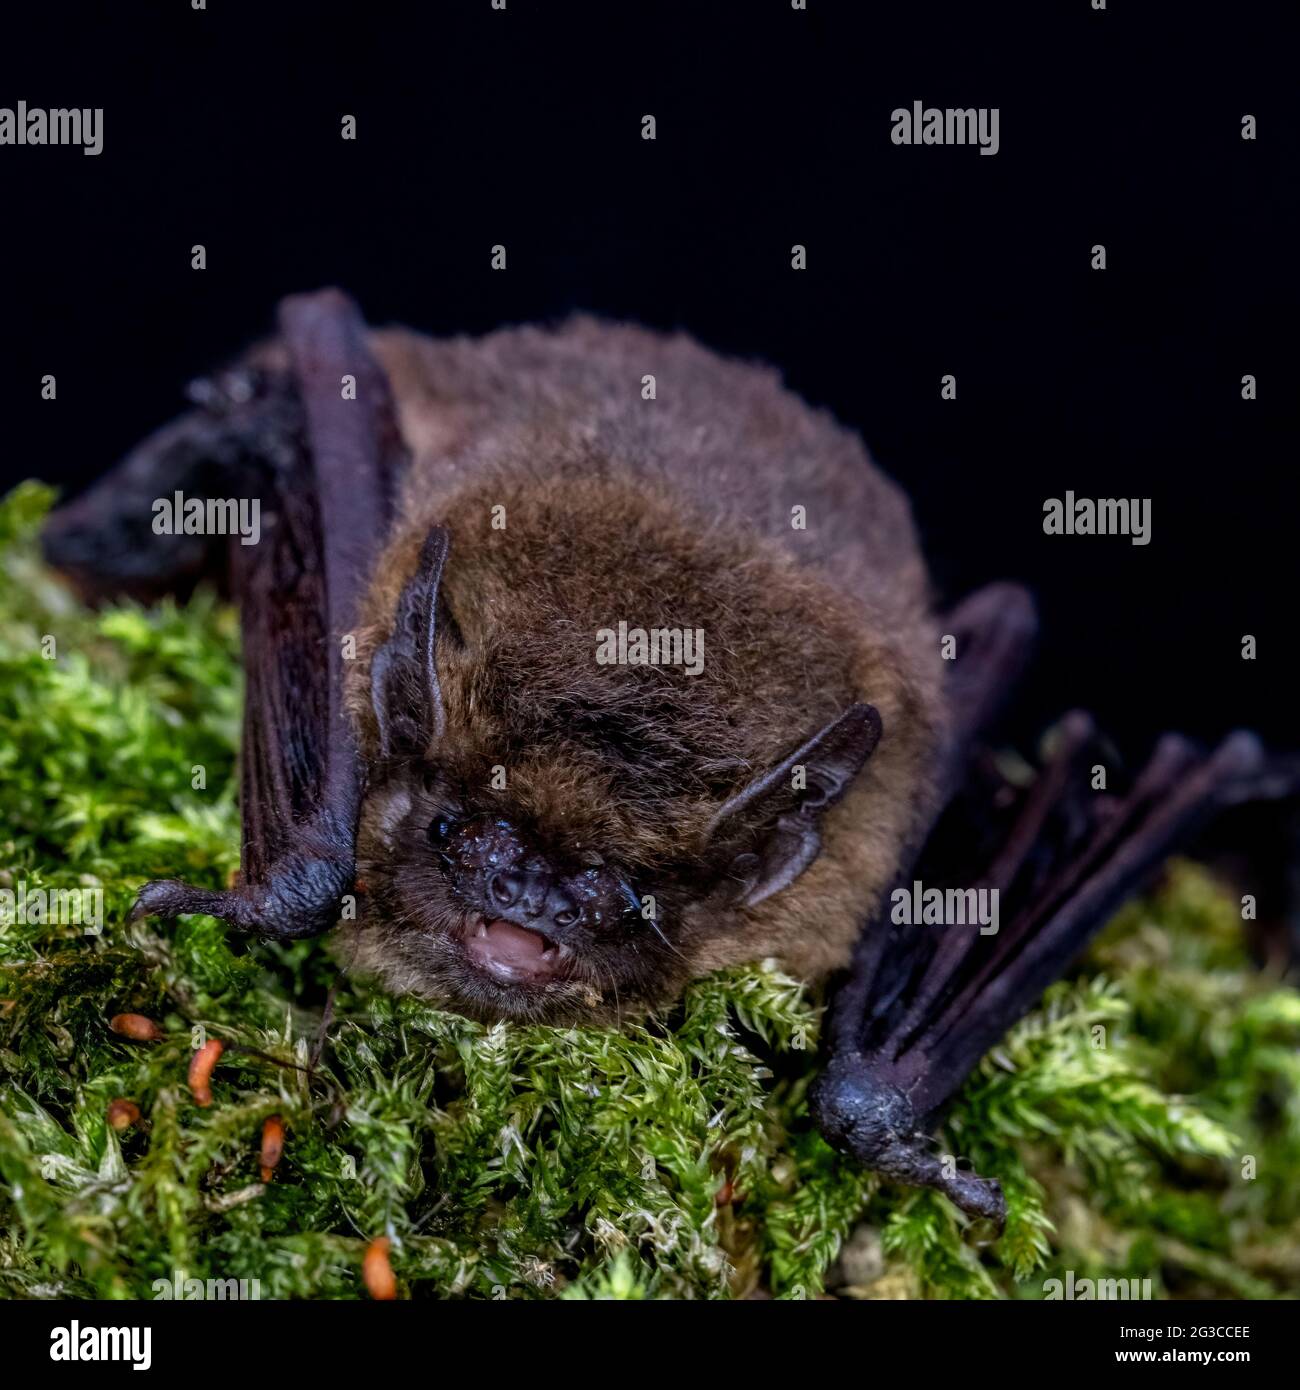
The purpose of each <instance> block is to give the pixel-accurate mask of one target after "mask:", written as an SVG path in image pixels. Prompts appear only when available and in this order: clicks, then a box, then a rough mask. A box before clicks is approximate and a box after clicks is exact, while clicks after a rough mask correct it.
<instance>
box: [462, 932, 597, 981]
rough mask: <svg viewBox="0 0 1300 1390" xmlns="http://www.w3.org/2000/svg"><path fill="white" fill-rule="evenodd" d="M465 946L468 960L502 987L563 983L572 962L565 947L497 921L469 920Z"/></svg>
mask: <svg viewBox="0 0 1300 1390" xmlns="http://www.w3.org/2000/svg"><path fill="white" fill-rule="evenodd" d="M464 944H465V953H466V955H468V956H469V958H470V960H471V961H472V962H473V963H474V964H475V965H476V966H477V967H478V968H479V969H480V970H482V971H483V972H484V973H485V974H487V975H489V976H491V978H492V979H494V980H495V981H497V983H498V984H503V985H544V984H548V983H549V982H550V981H552V980H559V979H563V978H564V977H565V975H567V973H568V969H569V962H570V961H571V960H572V959H573V952H572V951H571V950H570V949H569V948H568V947H567V946H565V945H562V944H561V943H559V942H553V941H548V940H547V939H546V938H545V937H544V936H543V935H542V934H541V932H535V931H529V930H528V928H527V927H520V926H516V924H515V923H514V922H507V921H504V920H503V919H500V918H498V919H497V920H496V921H491V922H489V921H487V920H486V919H485V918H483V917H475V918H473V919H471V921H470V923H469V927H468V929H467V931H466V933H465V937H464Z"/></svg>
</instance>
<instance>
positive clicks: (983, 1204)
mask: <svg viewBox="0 0 1300 1390" xmlns="http://www.w3.org/2000/svg"><path fill="white" fill-rule="evenodd" d="M934 1185H935V1187H937V1188H938V1189H939V1191H940V1192H942V1193H943V1195H944V1196H945V1197H947V1198H948V1200H949V1201H950V1202H952V1203H953V1205H954V1206H957V1207H960V1208H961V1210H962V1211H964V1212H965V1213H966V1215H967V1216H969V1217H970V1218H971V1219H972V1220H975V1221H980V1220H983V1221H991V1222H992V1223H993V1224H994V1225H995V1226H996V1227H997V1233H998V1235H1001V1234H1002V1231H1003V1229H1004V1228H1005V1226H1006V1224H1007V1199H1006V1198H1005V1197H1004V1196H1003V1195H1002V1185H1001V1184H1000V1183H998V1182H997V1181H996V1180H995V1179H993V1178H981V1177H979V1176H978V1175H977V1174H975V1173H961V1172H958V1173H954V1174H953V1175H952V1176H951V1177H947V1178H943V1179H941V1180H939V1181H938V1182H936V1183H935V1184H934Z"/></svg>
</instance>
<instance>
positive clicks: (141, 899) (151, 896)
mask: <svg viewBox="0 0 1300 1390" xmlns="http://www.w3.org/2000/svg"><path fill="white" fill-rule="evenodd" d="M194 895H195V890H194V889H193V888H191V887H190V886H189V885H188V884H185V883H181V882H179V881H178V880H176V879H174V878H158V879H154V880H153V882H152V883H146V884H145V885H144V887H143V888H141V889H140V891H139V892H138V893H137V894H136V897H135V903H134V904H133V905H132V907H131V911H130V912H129V913H127V918H126V920H127V921H128V922H138V921H140V920H141V918H144V917H175V916H176V914H177V913H179V912H198V911H201V909H200V908H198V907H195V906H193V905H192V904H193V900H194Z"/></svg>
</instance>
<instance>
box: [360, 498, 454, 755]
mask: <svg viewBox="0 0 1300 1390" xmlns="http://www.w3.org/2000/svg"><path fill="white" fill-rule="evenodd" d="M450 548H451V538H450V537H449V536H448V534H447V530H446V528H445V527H442V526H435V527H434V528H433V530H432V531H430V532H429V535H428V539H426V541H425V542H424V547H423V548H422V549H421V551H420V563H419V566H418V567H417V568H416V571H415V573H414V574H413V575H412V576H411V577H410V579H408V580H407V581H406V584H405V586H404V587H403V589H402V596H401V598H399V599H398V601H397V612H396V614H395V615H394V621H393V635H392V636H391V637H390V638H389V639H388V641H387V642H385V643H384V645H383V646H382V647H380V648H379V650H378V651H377V652H376V653H375V656H374V660H373V661H372V662H371V665H370V701H371V705H372V706H373V708H374V711H375V719H376V720H377V722H378V724H379V741H380V748H381V751H382V754H383V756H384V757H385V758H393V757H400V756H406V757H418V756H420V755H422V754H423V753H425V752H426V751H427V750H428V747H429V744H430V743H431V742H433V740H434V739H437V738H441V737H442V735H443V733H444V732H445V731H446V728H447V716H446V713H445V712H444V710H443V707H442V691H441V690H440V689H439V686H438V667H437V664H436V662H435V660H434V657H435V650H436V643H437V635H438V586H439V584H440V583H441V582H442V571H443V566H444V565H446V563H447V552H448V551H449V549H450Z"/></svg>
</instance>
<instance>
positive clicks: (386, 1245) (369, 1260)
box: [361, 1236, 397, 1302]
mask: <svg viewBox="0 0 1300 1390" xmlns="http://www.w3.org/2000/svg"><path fill="white" fill-rule="evenodd" d="M391 1247H392V1241H390V1240H389V1239H388V1237H387V1236H378V1237H377V1238H376V1239H374V1240H372V1241H371V1242H370V1244H369V1245H368V1246H367V1247H366V1253H365V1255H364V1257H363V1258H362V1260H361V1277H362V1279H363V1280H364V1281H365V1285H366V1289H367V1290H368V1292H369V1294H370V1297H371V1298H375V1299H379V1300H380V1301H385V1302H386V1301H388V1300H389V1299H394V1298H396V1297H397V1279H396V1277H395V1276H394V1274H393V1266H392V1265H391V1264H389V1262H388V1252H389V1250H390V1249H391Z"/></svg>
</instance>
